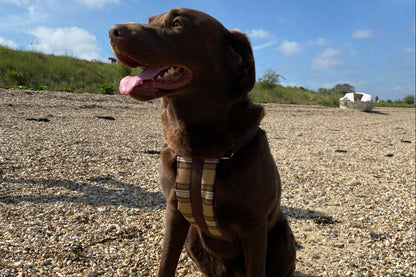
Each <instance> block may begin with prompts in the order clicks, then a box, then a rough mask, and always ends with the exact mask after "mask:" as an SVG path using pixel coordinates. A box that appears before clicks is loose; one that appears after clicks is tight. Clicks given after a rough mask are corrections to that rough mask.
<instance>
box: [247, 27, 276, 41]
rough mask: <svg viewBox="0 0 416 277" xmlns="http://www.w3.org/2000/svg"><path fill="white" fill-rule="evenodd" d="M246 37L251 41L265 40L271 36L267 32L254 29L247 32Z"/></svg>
mask: <svg viewBox="0 0 416 277" xmlns="http://www.w3.org/2000/svg"><path fill="white" fill-rule="evenodd" d="M247 36H249V38H251V39H266V38H269V37H270V36H271V34H270V32H269V31H265V30H261V29H254V30H251V31H248V32H247Z"/></svg>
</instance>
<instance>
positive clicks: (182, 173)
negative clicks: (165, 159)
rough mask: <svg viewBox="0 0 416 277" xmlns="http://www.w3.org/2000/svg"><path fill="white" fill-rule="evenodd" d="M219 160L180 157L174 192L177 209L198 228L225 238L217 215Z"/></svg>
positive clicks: (178, 158)
mask: <svg viewBox="0 0 416 277" xmlns="http://www.w3.org/2000/svg"><path fill="white" fill-rule="evenodd" d="M218 162H219V160H216V159H208V160H202V159H190V158H183V157H180V156H178V157H177V175H176V181H175V192H176V198H177V200H178V210H179V211H180V212H181V213H182V215H183V216H184V217H185V218H186V219H187V220H188V221H189V223H190V224H192V225H193V226H194V227H195V228H198V229H200V230H202V231H203V232H205V233H209V234H211V235H212V236H215V237H222V236H223V234H222V232H221V230H220V229H219V226H218V223H217V220H216V216H215V213H214V203H215V177H216V169H217V165H218Z"/></svg>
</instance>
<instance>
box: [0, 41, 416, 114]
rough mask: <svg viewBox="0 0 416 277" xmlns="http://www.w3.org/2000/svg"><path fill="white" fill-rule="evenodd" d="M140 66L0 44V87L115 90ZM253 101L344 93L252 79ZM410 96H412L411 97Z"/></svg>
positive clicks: (306, 100) (319, 98) (310, 101)
mask: <svg viewBox="0 0 416 277" xmlns="http://www.w3.org/2000/svg"><path fill="white" fill-rule="evenodd" d="M139 72H140V69H129V68H127V67H125V66H123V65H118V64H107V63H103V62H98V61H87V60H80V59H76V58H72V57H67V56H55V55H45V54H42V53H38V52H30V51H20V50H12V49H9V48H6V47H3V46H0V87H2V88H20V89H32V90H52V91H68V92H90V93H104V94H112V93H117V91H118V87H119V83H120V80H121V78H123V77H124V76H126V75H135V74H138V73H139ZM250 95H251V97H252V99H253V101H254V102H257V103H280V104H299V105H320V106H328V107H337V106H338V105H339V98H341V97H342V96H344V93H327V92H317V91H314V90H309V89H306V88H303V87H283V86H281V85H276V86H274V87H273V86H271V87H269V88H265V87H264V85H263V86H262V85H261V84H260V83H259V82H257V83H256V85H255V87H254V89H253V91H252V92H251V93H250ZM412 97H413V98H412ZM412 101H414V96H412V95H409V96H407V97H405V98H404V99H403V100H396V101H391V100H387V101H380V102H379V103H377V104H376V106H377V107H415V105H414V104H410V103H412Z"/></svg>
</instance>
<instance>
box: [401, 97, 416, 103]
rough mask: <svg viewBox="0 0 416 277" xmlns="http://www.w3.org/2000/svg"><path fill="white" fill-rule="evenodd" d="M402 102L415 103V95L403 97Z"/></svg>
mask: <svg viewBox="0 0 416 277" xmlns="http://www.w3.org/2000/svg"><path fill="white" fill-rule="evenodd" d="M403 102H404V103H406V104H415V96H414V95H408V96H406V97H405V98H403Z"/></svg>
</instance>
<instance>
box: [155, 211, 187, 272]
mask: <svg viewBox="0 0 416 277" xmlns="http://www.w3.org/2000/svg"><path fill="white" fill-rule="evenodd" d="M188 229H189V223H188V221H187V220H186V219H185V218H184V217H183V216H182V214H181V213H180V212H179V211H178V210H176V209H175V208H169V207H168V209H167V211H166V224H165V235H164V240H163V248H162V259H161V261H160V268H159V277H174V276H175V272H176V266H177V264H178V260H179V256H180V255H181V252H182V248H183V244H184V243H185V239H186V235H187V233H188Z"/></svg>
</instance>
